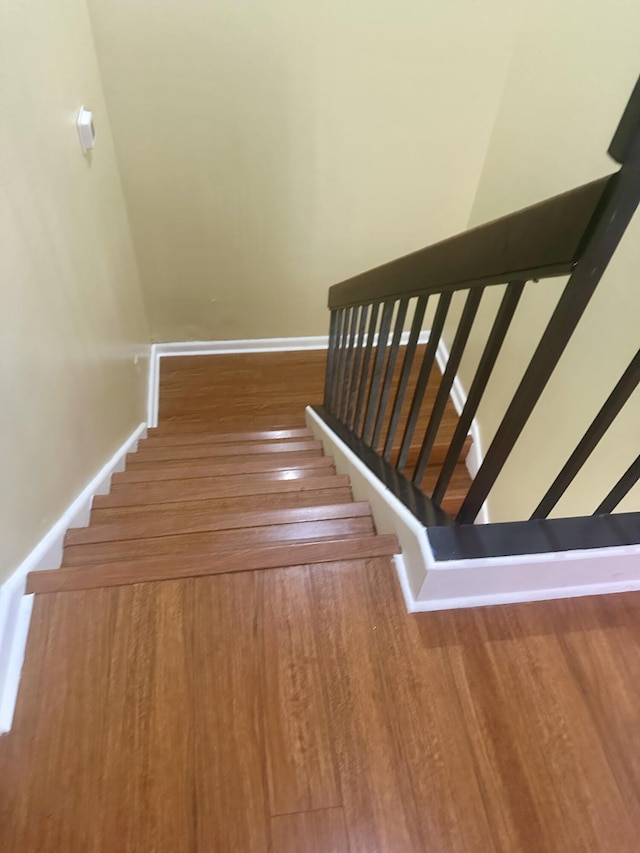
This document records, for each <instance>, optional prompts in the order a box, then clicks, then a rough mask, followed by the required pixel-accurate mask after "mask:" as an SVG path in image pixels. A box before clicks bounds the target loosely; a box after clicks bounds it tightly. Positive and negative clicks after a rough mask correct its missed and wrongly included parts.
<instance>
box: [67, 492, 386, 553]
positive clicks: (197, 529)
mask: <svg viewBox="0 0 640 853" xmlns="http://www.w3.org/2000/svg"><path fill="white" fill-rule="evenodd" d="M370 515H371V512H370V509H369V504H367V503H363V502H360V503H356V502H350V503H345V504H334V505H325V506H312V507H296V508H295V509H280V510H278V509H275V510H273V509H272V510H266V511H264V512H245V513H223V514H218V515H212V514H211V513H208V512H200V513H197V512H192V513H191V514H190V515H183V516H182V517H180V518H176V517H173V518H171V519H148V520H145V521H140V519H138V520H134V521H130V522H128V523H124V524H111V525H104V526H101V525H98V524H91V526H90V527H84V528H82V527H81V528H77V529H75V530H70V531H69V532H68V533H67V535H66V538H65V547H68V546H71V545H88V544H91V543H96V542H116V541H118V540H124V539H145V538H150V537H158V536H175V535H178V534H188V533H207V532H214V531H221V530H235V531H237V532H238V535H239V536H241V535H242V531H244V530H247V529H250V528H254V527H267V526H274V525H278V524H297V523H302V522H312V521H329V520H332V519H345V518H363V517H370Z"/></svg>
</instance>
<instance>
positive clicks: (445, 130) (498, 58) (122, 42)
mask: <svg viewBox="0 0 640 853" xmlns="http://www.w3.org/2000/svg"><path fill="white" fill-rule="evenodd" d="M88 5H89V9H90V13H91V17H92V22H93V28H94V34H95V39H96V46H97V51H98V57H99V61H100V65H101V70H102V76H103V83H104V87H105V94H106V98H107V103H108V106H109V110H110V115H111V120H112V123H113V127H114V137H115V140H116V145H117V151H118V156H119V163H120V168H121V173H122V177H123V185H124V187H125V193H126V197H127V203H128V208H129V212H130V217H131V223H132V228H133V234H134V239H135V243H136V250H137V254H138V260H139V265H140V270H141V276H142V280H143V285H144V290H145V297H146V304H147V307H148V311H149V316H150V323H151V331H152V335H153V338H154V339H155V340H184V339H229V338H260V337H271V336H281V335H282V336H288V335H308V334H325V333H326V331H327V328H328V314H327V311H326V307H325V306H326V295H327V288H328V287H329V285H331V284H333V283H335V282H336V281H339V280H341V279H343V278H345V277H347V276H350V275H352V274H355V273H357V272H361V271H362V270H364V269H367V268H369V267H371V266H373V265H375V264H377V263H381V262H383V261H387V260H389V259H390V258H393V257H396V256H398V255H401V254H404V253H406V252H408V251H411V250H414V249H416V248H418V247H420V246H422V245H426V244H428V243H430V242H432V241H434V240H437V239H440V238H443V237H445V236H448V235H449V234H450V233H451V232H452V231H456V230H460V229H462V228H464V227H465V226H466V223H467V220H468V216H469V212H470V209H471V203H472V200H473V195H474V192H475V188H476V185H477V181H478V177H479V173H480V169H481V166H482V163H483V160H484V155H485V151H486V146H487V142H488V138H489V134H490V131H491V127H492V125H493V120H494V116H495V111H496V108H497V105H498V102H499V98H500V94H501V91H502V86H503V82H504V76H505V73H506V69H507V66H508V63H509V59H510V57H511V51H512V48H513V44H514V37H515V31H516V29H517V26H518V25H519V19H520V12H521V5H522V4H521V3H520V2H514V1H513V0H486V2H484V3H476V2H473V0H449V2H444V0H443V2H438V3H425V2H422V0H402V2H400V3H390V2H388V0H348V2H346V3H345V2H344V0H341V2H337V0H322V2H321V0H316V2H312V3H308V2H300V0H270V2H268V3H264V2H256V0H243V2H236V0H217V2H204V0H189V2H186V3H185V2H183V0H157V2H155V3H152V4H150V3H143V2H140V0H88Z"/></svg>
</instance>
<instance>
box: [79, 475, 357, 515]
mask: <svg viewBox="0 0 640 853" xmlns="http://www.w3.org/2000/svg"><path fill="white" fill-rule="evenodd" d="M335 488H350V485H349V478H348V477H346V476H342V475H340V474H338V475H335V474H334V475H332V476H329V477H303V478H302V479H296V480H278V481H274V480H267V481H255V480H254V478H252V477H247V478H241V477H220V478H211V477H201V478H195V479H193V480H172V481H169V482H166V483H143V484H140V483H132V484H131V485H122V486H116V487H115V488H113V489H112V490H111V492H110V493H109V494H108V495H98V496H97V497H95V498H94V499H93V506H94V507H95V508H96V509H100V508H104V507H116V506H118V507H123V506H136V505H149V504H163V503H175V502H176V501H184V500H199V499H206V498H216V499H220V498H225V497H246V496H248V495H269V494H274V493H285V492H286V493H297V492H302V491H309V492H315V491H318V490H323V489H335Z"/></svg>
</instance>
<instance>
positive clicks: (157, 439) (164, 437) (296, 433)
mask: <svg viewBox="0 0 640 853" xmlns="http://www.w3.org/2000/svg"><path fill="white" fill-rule="evenodd" d="M302 439H310V440H313V433H312V432H311V430H309V429H304V428H302V429H270V430H269V429H267V430H257V431H254V432H226V433H219V434H216V433H211V432H205V433H187V432H185V433H162V432H160V431H159V427H153V428H151V429H149V430H148V435H147V438H146V439H144V441H145V446H147V442H148V444H149V446H153V447H180V446H183V445H193V444H214V443H220V444H243V443H244V442H248V443H256V442H264V441H293V440H298V441H299V440H302Z"/></svg>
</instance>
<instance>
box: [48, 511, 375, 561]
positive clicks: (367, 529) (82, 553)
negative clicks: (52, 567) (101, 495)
mask: <svg viewBox="0 0 640 853" xmlns="http://www.w3.org/2000/svg"><path fill="white" fill-rule="evenodd" d="M373 532H374V526H373V520H372V518H371V516H358V517H355V518H336V519H327V520H320V521H301V522H297V523H295V524H273V525H269V526H266V527H253V528H248V529H245V530H242V531H238V530H214V531H207V532H204V533H174V534H172V535H170V536H157V537H151V538H140V539H118V540H116V541H113V542H111V541H110V542H93V543H91V544H87V545H67V546H66V548H65V549H64V553H63V561H62V565H63V567H67V566H78V565H86V564H89V563H102V562H110V561H112V560H126V559H131V558H134V557H146V556H160V555H163V554H175V555H178V556H179V555H180V554H183V553H200V554H208V553H210V552H213V551H215V550H217V549H225V550H228V549H234V548H237V547H238V545H239V543H242V544H243V545H245V546H247V547H249V546H253V547H260V546H261V545H268V544H273V543H286V542H295V541H299V540H304V539H324V538H329V537H331V538H342V537H344V536H350V535H356V534H369V533H373Z"/></svg>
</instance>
